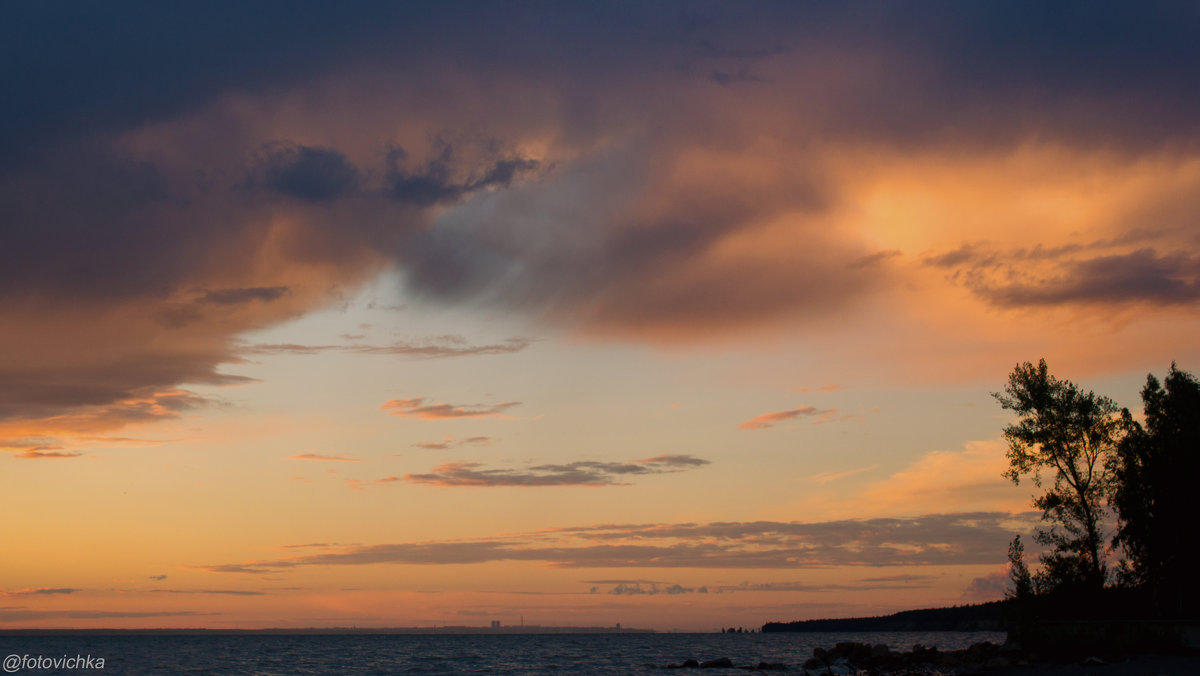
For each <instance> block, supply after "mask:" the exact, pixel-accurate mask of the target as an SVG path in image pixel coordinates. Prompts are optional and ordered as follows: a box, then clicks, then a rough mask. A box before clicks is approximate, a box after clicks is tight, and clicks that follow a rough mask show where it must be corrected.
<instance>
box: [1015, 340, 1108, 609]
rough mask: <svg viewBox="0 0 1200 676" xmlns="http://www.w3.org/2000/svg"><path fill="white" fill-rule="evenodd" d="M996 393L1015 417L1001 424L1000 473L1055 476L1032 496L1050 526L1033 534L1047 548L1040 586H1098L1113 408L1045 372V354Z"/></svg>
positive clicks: (1102, 574)
mask: <svg viewBox="0 0 1200 676" xmlns="http://www.w3.org/2000/svg"><path fill="white" fill-rule="evenodd" d="M993 396H994V397H995V398H996V400H997V401H999V402H1000V405H1001V406H1002V407H1004V408H1005V409H1007V410H1011V411H1014V412H1016V413H1017V415H1018V416H1019V418H1018V421H1017V423H1016V424H1012V425H1007V426H1005V428H1004V437H1005V439H1007V440H1008V444H1009V447H1008V461H1009V469H1008V471H1007V472H1005V473H1004V476H1006V477H1008V478H1009V479H1011V480H1012V481H1013V483H1016V484H1019V483H1020V481H1021V478H1022V477H1024V476H1027V475H1029V476H1031V477H1032V479H1033V482H1034V485H1036V486H1038V487H1039V488H1041V487H1042V486H1043V477H1042V472H1043V471H1047V472H1049V473H1051V474H1052V475H1053V483H1052V484H1050V488H1049V489H1048V490H1047V491H1046V493H1045V494H1044V495H1042V496H1040V497H1037V498H1035V499H1034V501H1033V504H1034V506H1035V507H1037V508H1039V509H1041V510H1042V519H1043V521H1048V522H1050V524H1051V525H1050V527H1049V528H1043V529H1039V530H1038V532H1037V535H1036V537H1037V541H1038V542H1039V543H1041V544H1044V545H1049V546H1051V547H1052V549H1051V550H1050V551H1048V552H1046V553H1045V554H1043V555H1042V557H1041V561H1042V571H1041V573H1040V574H1039V583H1040V584H1039V587H1041V588H1042V589H1045V590H1047V591H1050V590H1054V589H1062V588H1070V587H1078V588H1083V589H1093V590H1099V589H1101V588H1103V586H1104V582H1105V578H1106V576H1107V571H1106V568H1105V565H1104V559H1103V550H1104V544H1105V541H1106V538H1105V537H1104V536H1103V534H1102V532H1101V528H1102V523H1103V520H1104V518H1105V517H1106V516H1107V510H1106V508H1105V499H1106V498H1107V497H1108V495H1109V493H1110V492H1111V488H1112V471H1111V468H1112V463H1111V458H1112V457H1113V455H1114V454H1115V440H1116V436H1117V432H1118V429H1119V423H1120V420H1119V419H1118V418H1117V416H1116V413H1117V405H1116V404H1115V403H1113V401H1112V400H1111V399H1109V398H1107V397H1101V396H1097V395H1096V394H1094V393H1093V392H1090V391H1089V392H1084V391H1082V390H1081V389H1080V388H1079V387H1078V386H1077V385H1075V384H1074V383H1072V382H1071V381H1069V380H1059V379H1057V378H1055V377H1054V376H1052V375H1050V373H1049V369H1048V367H1047V366H1046V360H1045V359H1043V360H1041V361H1040V362H1038V364H1037V365H1036V366H1034V365H1033V364H1031V363H1029V362H1025V363H1024V364H1018V365H1017V366H1016V367H1015V368H1014V369H1013V371H1012V373H1011V374H1009V377H1008V386H1007V387H1006V388H1005V390H1004V393H995V394H993Z"/></svg>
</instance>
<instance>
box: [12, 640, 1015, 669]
mask: <svg viewBox="0 0 1200 676" xmlns="http://www.w3.org/2000/svg"><path fill="white" fill-rule="evenodd" d="M839 641H858V642H863V643H870V644H872V645H874V644H877V643H884V644H886V645H887V646H888V647H890V648H892V649H893V650H899V649H904V650H907V649H909V648H911V647H912V645H913V644H915V643H921V644H924V645H926V646H937V647H938V648H939V649H941V650H957V649H961V648H966V647H968V646H970V645H972V644H974V643H979V642H981V641H991V642H993V643H1002V642H1003V641H1004V634H1003V633H996V632H876V633H871V632H860V633H803V634H555V635H528V634H524V635H471V636H464V635H394V634H393V635H334V636H312V635H303V636H300V635H290V636H262V635H248V634H241V635H227V636H130V635H122V636H0V658H4V657H5V656H7V655H13V654H15V655H18V656H21V655H29V656H31V657H36V656H38V655H41V656H43V657H46V658H62V657H63V656H64V655H65V656H67V657H74V656H76V655H79V656H82V657H85V658H86V657H87V656H89V655H90V656H91V657H92V658H93V659H95V658H101V657H103V658H104V660H105V663H104V670H103V671H100V670H98V669H93V670H88V669H73V670H67V669H58V670H56V669H53V668H51V669H21V670H20V671H18V672H15V673H28V674H38V675H42V674H87V673H92V674H105V675H108V674H130V675H135V676H143V675H144V676H150V675H155V676H157V675H159V674H189V675H194V676H207V675H209V674H211V675H213V676H216V675H221V676H225V675H246V676H250V675H253V676H275V675H278V676H286V675H291V674H299V675H304V674H589V673H606V674H651V673H655V674H660V675H661V674H664V673H676V674H677V673H681V672H678V671H671V672H664V671H662V669H661V668H662V667H663V666H666V665H667V664H679V663H681V662H683V661H684V660H686V659H696V660H700V661H705V660H713V659H717V658H720V657H728V658H730V659H731V660H733V663H734V664H735V665H757V664H758V663H759V662H776V663H783V664H786V665H788V666H789V667H791V669H793V670H799V667H800V665H802V664H803V663H804V661H805V660H807V659H808V658H809V657H812V653H813V648H816V647H823V648H832V647H833V645H834V644H835V643H837V642H839ZM6 666H7V663H6ZM6 671H7V669H6ZM735 672H736V673H741V674H744V673H746V672H745V671H743V670H729V669H708V670H705V671H704V673H705V674H720V673H735Z"/></svg>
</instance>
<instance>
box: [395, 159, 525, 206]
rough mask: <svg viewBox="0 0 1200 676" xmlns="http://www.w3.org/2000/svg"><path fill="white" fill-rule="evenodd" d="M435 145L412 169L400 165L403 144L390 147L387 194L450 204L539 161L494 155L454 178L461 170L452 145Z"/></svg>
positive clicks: (510, 178) (406, 200) (501, 185)
mask: <svg viewBox="0 0 1200 676" xmlns="http://www.w3.org/2000/svg"><path fill="white" fill-rule="evenodd" d="M438 145H439V146H440V147H439V152H438V154H437V156H435V157H434V158H432V159H430V160H429V161H428V162H426V163H425V164H424V165H423V166H421V167H420V168H418V169H414V170H412V171H405V170H404V169H402V168H401V165H403V164H404V163H405V160H406V158H407V157H408V153H407V152H405V151H404V149H403V148H394V149H393V150H392V151H391V152H390V153H389V154H388V163H389V167H388V171H387V174H386V176H385V178H384V185H385V191H386V193H387V195H388V196H389V197H391V198H392V199H394V200H396V201H398V202H403V203H407V204H412V205H415V206H418V207H432V206H436V205H438V204H450V203H453V202H458V201H460V200H462V199H463V198H464V197H466V196H467V195H470V194H472V193H474V192H478V191H481V190H488V189H493V188H506V187H508V186H509V184H511V183H512V182H513V181H514V180H516V179H518V178H520V177H521V176H522V175H524V174H528V173H530V172H532V171H534V170H536V169H537V168H538V167H539V166H540V164H541V163H540V162H538V161H537V160H534V159H527V158H520V157H514V158H505V159H497V160H494V161H493V162H491V163H490V164H484V165H483V166H482V167H480V168H478V169H476V170H475V171H473V172H472V173H470V174H467V175H466V176H464V177H463V178H461V179H460V180H456V178H455V176H456V174H459V173H461V172H460V171H459V170H457V167H456V162H455V150H454V146H453V145H451V144H448V143H439V144H438Z"/></svg>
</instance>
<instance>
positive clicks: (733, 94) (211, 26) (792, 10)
mask: <svg viewBox="0 0 1200 676" xmlns="http://www.w3.org/2000/svg"><path fill="white" fill-rule="evenodd" d="M1198 27H1200V12H1198V11H1197V9H1196V8H1195V7H1194V6H1192V5H1190V4H1187V3H1170V2H1151V3H1139V4H1137V5H1136V6H1134V5H1129V4H1119V3H1094V2H1062V3H1053V4H1046V3H1039V2H1016V3H1013V2H984V3H956V2H935V3H932V4H924V5H922V6H921V7H920V8H919V9H918V10H914V9H913V8H912V7H909V6H906V5H894V4H890V3H875V4H868V5H858V6H853V7H848V6H843V5H825V4H811V3H777V4H775V3H768V4H759V5H756V6H755V7H754V9H753V11H745V9H744V8H742V7H734V6H731V5H723V4H720V3H718V4H706V5H697V4H695V3H687V2H678V3H673V2H667V3H635V2H618V3H603V4H591V3H589V4H562V5H548V4H547V5H531V6H529V7H527V8H526V10H524V11H520V12H514V11H512V10H511V8H509V7H504V6H499V5H496V6H492V5H479V4H476V3H470V4H467V3H457V2H448V3H439V4H436V5H423V4H417V5H411V4H403V3H391V2H367V3H361V4H356V5H355V6H354V7H353V8H352V9H351V8H346V7H342V6H340V5H336V4H330V3H322V2H303V1H302V2H300V3H287V4H286V5H284V4H278V3H273V2H268V3H265V4H262V3H256V4H254V5H246V4H245V3H232V2H215V3H206V4H205V5H204V6H203V7H198V6H180V5H176V4H164V3H157V4H156V3H137V4H134V5H128V6H122V7H108V6H104V7H99V6H88V7H69V8H68V7H66V6H64V5H60V4H56V3H25V4H23V5H21V6H19V7H16V8H12V9H10V10H9V11H8V12H7V14H6V20H5V21H4V22H3V24H2V25H0V56H3V58H0V81H3V82H4V83H5V91H4V95H5V101H6V102H7V104H8V105H6V106H4V107H3V109H2V110H0V236H2V241H3V242H4V246H3V247H0V316H4V317H20V318H21V322H19V323H20V325H21V326H19V327H11V326H10V325H6V327H5V329H6V330H5V331H4V332H0V420H3V419H32V418H48V417H52V416H57V415H74V414H78V413H81V412H85V411H88V410H92V409H94V408H95V407H111V406H116V405H117V404H118V402H121V401H125V400H128V399H130V398H133V397H136V396H146V395H147V393H153V392H156V391H162V390H166V389H170V388H177V387H179V386H180V385H182V384H186V383H198V382H214V381H215V380H217V379H219V378H222V377H223V378H227V379H228V378H234V377H235V376H228V375H224V376H222V375H220V374H218V368H219V367H220V366H221V365H222V364H228V363H235V362H236V361H237V360H238V353H237V351H236V347H237V346H236V343H235V341H234V340H233V338H234V337H235V336H237V335H240V334H242V333H244V332H246V331H248V330H251V329H258V328H263V327H266V326H270V325H273V324H277V323H279V322H283V321H286V320H289V319H293V318H295V317H297V316H299V315H301V314H303V313H304V312H307V311H310V310H312V309H313V308H316V307H320V306H322V305H323V304H327V303H329V302H331V299H333V298H336V297H338V294H339V293H340V292H342V291H343V290H345V289H351V288H354V287H356V286H357V285H359V284H361V283H362V282H363V281H364V280H366V279H368V278H370V277H372V276H373V275H374V274H375V273H377V272H379V271H380V270H383V269H385V268H387V267H391V266H394V267H398V268H399V269H400V270H401V271H402V273H403V275H404V278H405V283H406V285H407V288H408V289H409V290H410V291H411V292H412V293H413V294H414V295H416V296H418V297H421V298H424V299H426V300H429V301H432V302H442V303H452V302H453V303H461V302H475V303H480V304H484V305H488V306H490V307H494V308H497V309H499V310H501V311H505V310H519V311H523V312H528V313H529V314H530V316H533V317H537V318H544V319H546V320H547V321H549V322H552V323H556V324H562V325H569V326H574V327H580V328H581V329H583V330H585V331H590V332H593V333H596V334H602V335H605V334H612V335H620V336H625V337H630V336H632V337H634V338H636V339H639V340H649V341H658V342H664V341H680V340H699V339H704V338H706V337H709V336H718V335H722V334H726V333H728V332H731V331H738V330H743V329H744V328H746V327H759V326H762V325H764V324H769V323H773V322H789V323H803V322H809V321H818V320H820V319H821V318H828V317H833V316H835V315H836V314H837V313H839V312H842V311H844V309H845V308H851V307H854V306H855V303H856V302H857V301H860V300H862V299H863V298H865V297H866V296H869V295H870V294H872V293H875V292H877V291H879V290H880V289H886V288H889V286H888V285H889V282H891V281H894V280H893V279H892V277H891V275H893V274H894V271H892V270H891V268H893V267H895V266H892V265H886V264H884V263H885V261H886V260H888V259H889V258H890V257H891V252H887V251H885V252H879V251H878V246H877V245H876V244H875V243H873V242H871V241H868V239H869V238H863V237H859V236H856V235H855V234H854V233H852V232H843V231H842V230H841V229H839V228H838V227H833V226H831V224H830V223H829V222H827V221H826V219H827V218H828V217H829V215H830V213H831V212H832V210H834V209H836V208H838V207H839V206H843V205H845V204H847V203H853V200H854V199H855V197H854V196H853V195H846V194H843V193H844V189H843V188H842V187H840V186H839V185H837V184H836V183H835V182H834V179H833V178H832V176H833V173H832V172H830V171H829V170H828V167H825V166H823V165H822V158H821V151H822V149H827V148H832V149H833V151H838V150H839V149H840V148H841V147H847V146H848V147H853V148H856V149H865V150H867V151H871V150H874V149H883V150H884V151H885V152H893V153H900V154H904V153H906V152H908V151H910V150H913V149H925V150H930V151H937V150H945V149H949V150H951V151H953V152H955V153H969V154H971V155H972V156H976V157H984V158H987V157H994V156H1008V155H1010V154H1011V153H1012V152H1013V151H1014V150H1015V149H1018V148H1022V147H1025V145H1026V144H1028V143H1039V144H1045V145H1047V146H1052V147H1055V148H1062V149H1064V152H1066V153H1076V154H1079V155H1080V156H1090V154H1094V153H1113V154H1116V155H1119V156H1130V157H1136V156H1143V155H1147V154H1156V155H1168V156H1187V155H1189V154H1194V153H1195V152H1196V150H1197V148H1200V146H1198V143H1197V142H1198V140H1200V122H1198V121H1200V90H1198V89H1197V88H1196V87H1195V86H1194V73H1195V72H1197V70H1198V69H1200V43H1198V42H1197V41H1196V40H1195V39H1194V36H1195V35H1196V33H1197V29H1198ZM764 130H769V131H770V133H769V134H764ZM281 135H282V138H280V137H281ZM764 138H766V139H767V140H766V141H764V140H763V139H764ZM401 148H403V150H401ZM835 154H837V153H836V152H835ZM749 159H752V160H753V163H752V164H753V166H750V165H749V164H750V163H748V160H749ZM281 196H282V198H281ZM1192 212H1194V210H1192ZM1192 212H1189V213H1192ZM1190 222H1191V221H1190V220H1189V221H1187V223H1190ZM783 223H786V224H787V227H786V229H784V228H783V226H781V225H780V224H783ZM1142 225H1143V226H1144V225H1145V224H1142ZM1180 227H1184V226H1180ZM772 229H775V230H776V231H774V233H773V234H771V233H772ZM768 234H770V236H768ZM1035 245H1036V243H1031V244H1030V246H1031V247H1032V246H1035ZM1193 245H1194V243H1193ZM1165 251H1168V249H1166V248H1161V247H1160V248H1156V249H1154V250H1152V251H1150V252H1149V253H1143V252H1137V253H1132V254H1131V253H1129V252H1127V251H1126V252H1109V253H1106V254H1104V255H1102V256H1096V257H1092V258H1086V259H1085V258H1081V259H1078V260H1074V261H1068V262H1069V263H1070V264H1071V266H1072V267H1071V268H1070V270H1069V272H1070V273H1071V274H1072V275H1074V276H1073V277H1072V276H1067V275H1064V276H1063V278H1062V279H1059V278H1057V277H1054V276H1053V275H1046V276H1043V277H1041V278H1037V279H1024V278H1021V279H1015V280H1010V279H1007V278H997V279H991V278H988V279H987V280H985V281H986V282H987V283H986V284H982V285H979V284H977V285H976V286H975V287H973V288H975V289H976V290H977V292H978V293H979V294H980V295H981V296H982V297H984V298H985V299H988V300H989V301H990V302H993V303H994V304H996V305H1000V306H1003V307H1010V306H1021V305H1053V304H1061V303H1074V302H1085V303H1094V302H1100V301H1098V300H1096V299H1102V298H1116V299H1118V300H1120V301H1121V302H1135V301H1137V302H1140V301H1148V302H1152V303H1159V304H1167V303H1173V304H1180V303H1192V302H1194V300H1195V296H1196V280H1195V272H1194V265H1195V260H1196V257H1195V255H1193V254H1192V253H1190V252H1191V251H1192V249H1191V248H1189V249H1188V250H1186V251H1182V252H1181V253H1179V254H1167V253H1163V252H1165ZM932 262H933V263H934V264H939V265H944V266H951V265H957V264H959V263H963V264H965V259H962V260H960V261H955V260H954V258H953V257H950V258H943V259H942V260H940V261H932ZM283 289H286V290H287V291H286V292H282V291H280V290H283ZM197 290H200V291H199V293H200V294H201V296H200V297H199V298H197V297H196V293H197ZM277 292H278V293H277ZM197 300H200V301H201V302H196V301H197ZM444 347H445V346H440V345H420V344H418V345H398V346H396V347H395V349H396V350H397V352H396V353H397V354H404V355H410V356H414V357H426V356H429V357H434V356H447V355H453V354H457V353H456V352H454V350H453V349H449V350H447V349H443V348H444ZM451 347H452V346H451ZM381 349H382V350H383V351H387V350H388V349H391V348H388V347H387V346H382V347H381ZM480 349H481V350H482V352H480V353H485V354H493V353H500V352H505V351H516V350H517V349H519V347H518V346H517V345H515V344H508V343H499V344H496V345H491V346H480ZM464 353H465V354H472V352H464ZM226 382H227V383H231V382H232V381H228V380H227V381H226Z"/></svg>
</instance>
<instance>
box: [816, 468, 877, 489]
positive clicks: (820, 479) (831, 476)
mask: <svg viewBox="0 0 1200 676" xmlns="http://www.w3.org/2000/svg"><path fill="white" fill-rule="evenodd" d="M878 468H879V465H878V464H875V465H867V466H866V467H858V468H855V469H848V470H846V471H844V472H821V473H820V474H814V475H813V476H812V480H813V481H814V482H815V483H819V484H827V483H829V482H831V481H837V480H838V479H845V478H846V477H851V476H854V475H855V474H862V473H863V472H870V471H871V470H874V469H878Z"/></svg>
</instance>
